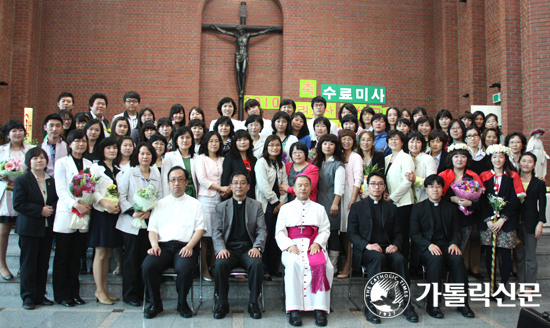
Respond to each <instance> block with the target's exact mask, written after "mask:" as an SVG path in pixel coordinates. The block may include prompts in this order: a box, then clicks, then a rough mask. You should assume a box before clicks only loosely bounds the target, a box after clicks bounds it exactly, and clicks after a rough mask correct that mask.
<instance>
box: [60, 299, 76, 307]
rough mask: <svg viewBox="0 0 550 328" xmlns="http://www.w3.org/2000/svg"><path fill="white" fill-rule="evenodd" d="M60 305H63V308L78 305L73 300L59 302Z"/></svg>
mask: <svg viewBox="0 0 550 328" xmlns="http://www.w3.org/2000/svg"><path fill="white" fill-rule="evenodd" d="M59 304H61V305H63V306H66V307H73V306H75V305H76V304H75V302H74V301H73V300H62V301H61V302H59Z"/></svg>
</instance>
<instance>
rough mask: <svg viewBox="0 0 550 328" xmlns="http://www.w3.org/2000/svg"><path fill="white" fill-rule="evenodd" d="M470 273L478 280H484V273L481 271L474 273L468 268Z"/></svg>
mask: <svg viewBox="0 0 550 328" xmlns="http://www.w3.org/2000/svg"><path fill="white" fill-rule="evenodd" d="M468 275H470V276H472V277H474V278H476V279H477V280H483V275H482V274H481V273H479V272H478V273H473V272H472V271H470V270H468Z"/></svg>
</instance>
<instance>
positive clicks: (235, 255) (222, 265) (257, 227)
mask: <svg viewBox="0 0 550 328" xmlns="http://www.w3.org/2000/svg"><path fill="white" fill-rule="evenodd" d="M233 202H234V200H233V198H230V199H228V200H226V201H224V202H222V203H220V204H218V205H216V216H215V217H214V220H213V222H212V243H213V244H214V250H215V252H216V254H218V253H219V252H220V251H221V250H224V249H226V250H228V251H229V258H226V259H216V263H215V265H214V272H213V273H214V280H215V283H216V290H217V291H218V295H219V297H220V300H219V304H228V299H227V295H228V293H229V274H230V273H231V270H233V268H235V267H236V266H237V265H238V264H240V265H241V266H242V267H243V268H244V269H246V270H247V273H248V287H249V289H250V298H249V300H250V302H252V303H256V302H257V301H258V297H259V296H260V292H261V289H262V280H263V276H264V267H263V262H262V258H261V257H250V256H249V255H248V251H249V250H250V249H252V248H260V249H261V250H262V251H263V249H264V247H265V241H266V238H267V230H266V226H265V218H264V212H263V210H262V204H261V203H260V202H259V201H256V200H254V199H250V198H248V197H247V198H246V199H245V200H244V201H243V202H244V203H245V215H244V219H245V222H244V226H245V230H246V234H247V236H248V238H249V240H246V241H245V242H242V243H240V244H239V243H235V242H233V243H231V242H230V239H231V228H232V227H233V226H235V225H234V223H236V224H238V223H237V222H234V221H235V220H237V219H236V218H234V205H233ZM241 223H242V222H241ZM245 239H246V238H245ZM239 245H240V246H241V247H239Z"/></svg>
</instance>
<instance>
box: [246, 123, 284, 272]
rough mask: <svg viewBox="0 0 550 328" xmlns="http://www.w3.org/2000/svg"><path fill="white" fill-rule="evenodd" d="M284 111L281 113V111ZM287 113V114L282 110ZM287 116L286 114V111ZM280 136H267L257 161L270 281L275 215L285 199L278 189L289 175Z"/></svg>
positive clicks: (277, 255) (274, 264)
mask: <svg viewBox="0 0 550 328" xmlns="http://www.w3.org/2000/svg"><path fill="white" fill-rule="evenodd" d="M280 113H283V112H280ZM285 114H286V113H285ZM287 116H288V114H287ZM282 147H283V146H282V142H281V139H280V138H279V137H278V136H276V135H270V136H269V137H267V139H266V140H265V144H264V151H263V154H262V157H260V158H259V159H258V161H257V162H256V166H255V167H254V172H255V173H256V200H257V201H259V202H260V203H262V209H263V210H264V213H265V224H266V228H267V238H266V243H265V251H264V252H263V253H264V254H263V256H262V260H263V262H264V266H265V268H266V270H265V272H266V274H265V275H264V279H265V280H268V281H270V280H272V278H271V275H273V274H278V270H279V261H280V259H281V252H280V250H279V248H278V247H277V244H276V242H275V225H276V224H277V214H278V213H279V210H280V209H281V206H283V205H284V203H286V201H287V195H286V192H284V191H283V192H281V191H280V189H279V186H280V185H283V184H284V185H288V176H287V174H286V169H285V165H284V163H283V160H282V159H283V150H282Z"/></svg>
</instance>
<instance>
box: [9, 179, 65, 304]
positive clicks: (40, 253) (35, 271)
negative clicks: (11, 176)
mask: <svg viewBox="0 0 550 328" xmlns="http://www.w3.org/2000/svg"><path fill="white" fill-rule="evenodd" d="M45 183H46V192H47V197H46V203H45V204H44V197H43V196H42V191H41V190H40V187H39V186H38V182H37V181H36V178H35V177H34V174H33V173H32V172H31V171H28V172H27V173H25V174H24V175H22V176H21V177H19V178H17V179H16V180H15V185H14V188H13V209H14V210H16V211H17V212H18V215H17V221H16V223H15V232H16V233H17V234H18V235H19V248H20V249H21V257H20V266H21V298H22V299H23V303H27V304H30V303H41V302H42V301H43V300H44V295H45V294H46V278H47V276H48V267H49V262H50V253H51V246H52V238H53V220H54V217H55V213H54V214H53V215H51V216H49V217H48V218H45V217H43V216H42V209H43V208H44V206H45V205H49V206H51V207H53V208H54V210H55V207H56V204H57V193H56V191H55V182H54V180H53V178H49V179H46V181H45ZM46 222H47V225H48V226H46Z"/></svg>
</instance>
